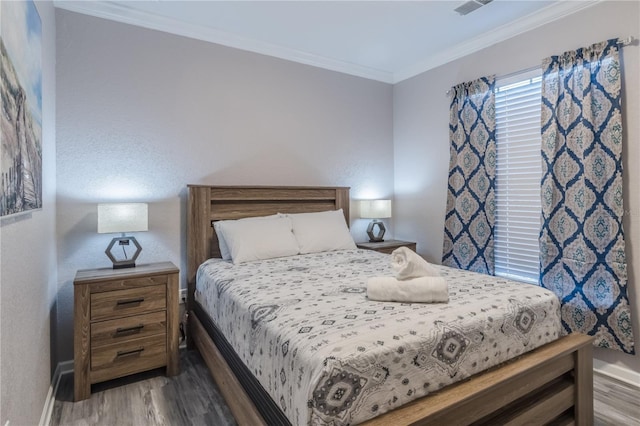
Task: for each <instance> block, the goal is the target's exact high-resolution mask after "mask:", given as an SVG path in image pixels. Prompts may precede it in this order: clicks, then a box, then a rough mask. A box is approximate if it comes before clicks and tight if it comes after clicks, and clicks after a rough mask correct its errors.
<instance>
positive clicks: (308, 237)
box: [287, 209, 356, 254]
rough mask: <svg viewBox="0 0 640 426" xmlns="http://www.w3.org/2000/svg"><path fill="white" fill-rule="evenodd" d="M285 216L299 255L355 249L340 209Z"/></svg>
mask: <svg viewBox="0 0 640 426" xmlns="http://www.w3.org/2000/svg"><path fill="white" fill-rule="evenodd" d="M287 216H288V217H290V218H291V222H292V223H293V235H295V237H296V240H297V241H298V246H299V247H300V253H301V254H306V253H319V252H323V251H332V250H348V249H355V248H356V243H355V242H354V241H353V237H352V236H351V234H350V233H349V228H348V227H347V223H346V221H345V218H344V214H343V213H342V209H340V210H330V211H326V212H318V213H297V214H289V215H287Z"/></svg>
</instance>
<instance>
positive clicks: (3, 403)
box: [0, 2, 57, 425]
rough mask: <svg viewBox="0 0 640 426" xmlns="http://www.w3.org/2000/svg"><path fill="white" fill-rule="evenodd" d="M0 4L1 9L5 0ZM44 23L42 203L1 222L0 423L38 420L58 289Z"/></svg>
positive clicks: (50, 69)
mask: <svg viewBox="0 0 640 426" xmlns="http://www.w3.org/2000/svg"><path fill="white" fill-rule="evenodd" d="M2 3H3V4H2V5H1V6H0V7H3V8H4V7H5V6H6V5H5V4H4V3H5V2H2ZM36 7H37V9H38V13H39V15H40V19H41V21H42V161H43V166H42V168H43V170H42V172H43V190H42V196H43V197H42V198H43V200H42V201H43V208H42V210H39V211H35V212H31V213H27V214H24V215H22V216H18V217H13V218H8V219H4V220H2V224H1V225H0V264H1V265H0V271H2V275H1V277H0V360H2V362H0V424H2V425H4V424H6V422H7V421H9V422H10V424H11V425H33V424H38V422H39V421H40V415H41V413H42V408H43V406H44V402H45V397H46V395H47V392H48V390H49V384H50V382H51V371H52V370H51V353H52V349H51V347H50V324H51V325H52V323H50V318H51V321H53V317H54V316H55V314H54V313H52V312H51V309H52V307H53V301H54V300H55V289H56V284H57V280H56V234H55V221H56V197H55V191H56V157H55V156H56V153H55V151H56V142H55V115H56V111H55V96H56V86H55V55H56V47H55V39H56V33H55V16H54V9H53V4H52V3H51V2H36Z"/></svg>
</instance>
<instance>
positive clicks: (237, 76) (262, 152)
mask: <svg viewBox="0 0 640 426" xmlns="http://www.w3.org/2000/svg"><path fill="white" fill-rule="evenodd" d="M56 23H57V35H58V39H57V48H58V50H57V72H56V76H57V84H58V98H57V100H58V103H57V112H58V118H57V120H58V121H57V126H58V127H57V129H58V134H57V142H58V145H57V148H58V151H57V160H58V163H57V165H58V186H57V193H58V199H57V201H58V216H57V217H58V220H57V226H58V229H57V233H58V252H59V256H58V276H59V278H58V305H57V309H58V321H57V333H56V340H57V342H56V343H57V348H58V351H57V359H58V360H59V361H64V360H69V359H71V358H72V357H73V351H72V349H73V338H72V337H73V336H72V330H73V322H72V319H73V318H72V312H73V292H72V281H73V277H74V275H75V272H76V270H77V269H84V268H93V267H101V266H108V265H109V261H108V259H107V258H106V256H105V255H104V249H105V248H106V246H107V244H108V243H109V241H110V240H111V238H112V235H104V234H102V235H99V234H97V233H96V204H97V203H98V202H105V201H128V200H133V201H146V202H149V203H150V205H149V228H150V229H149V232H145V233H140V234H139V235H137V236H136V238H137V239H138V241H139V242H140V244H141V245H142V247H143V251H142V255H141V256H140V258H139V262H140V263H144V262H152V261H160V260H171V261H173V262H174V263H176V265H179V266H181V268H182V270H183V274H182V286H183V287H184V286H185V282H184V269H185V255H186V253H185V199H186V192H185V188H186V185H187V184H189V183H205V184H221V185H226V184H235V185H241V184H261V185H291V184H295V185H344V186H351V189H352V191H351V195H352V198H355V199H357V198H368V197H390V196H391V195H392V194H393V139H392V137H393V126H392V119H393V114H392V109H391V108H392V105H393V100H392V86H391V85H388V84H384V83H379V82H374V81H370V80H366V79H362V78H357V77H352V76H348V75H344V74H340V73H336V72H332V71H327V70H323V69H319V68H314V67H309V66H306V65H301V64H297V63H293V62H288V61H283V60H279V59H275V58H271V57H267V56H262V55H258V54H254V53H249V52H244V51H240V50H237V49H232V48H227V47H223V46H219V45H216V44H211V43H206V42H201V41H196V40H192V39H188V38H184V37H178V36H174V35H169V34H165V33H161V32H157V31H152V30H147V29H141V28H136V27H133V26H129V25H124V24H120V23H115V22H110V21H106V20H101V19H97V18H92V17H88V16H83V15H79V14H75V13H71V12H67V11H63V10H57V11H56ZM352 216H354V215H352ZM366 224H367V221H366V220H362V219H356V218H355V217H354V218H353V220H352V232H353V234H354V236H355V238H356V239H358V240H364V239H365V238H366V235H365V233H364V229H365V228H366Z"/></svg>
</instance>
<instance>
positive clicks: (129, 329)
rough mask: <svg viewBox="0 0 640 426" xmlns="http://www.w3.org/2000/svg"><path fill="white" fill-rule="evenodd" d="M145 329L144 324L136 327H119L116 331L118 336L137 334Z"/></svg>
mask: <svg viewBox="0 0 640 426" xmlns="http://www.w3.org/2000/svg"><path fill="white" fill-rule="evenodd" d="M143 328H144V324H140V325H134V326H133V327H118V328H117V329H116V334H122V333H135V332H138V331H140V330H142V329H143Z"/></svg>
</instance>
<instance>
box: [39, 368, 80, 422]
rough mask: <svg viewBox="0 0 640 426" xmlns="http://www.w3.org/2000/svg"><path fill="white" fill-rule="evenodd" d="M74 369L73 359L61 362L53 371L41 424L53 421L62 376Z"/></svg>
mask: <svg viewBox="0 0 640 426" xmlns="http://www.w3.org/2000/svg"><path fill="white" fill-rule="evenodd" d="M72 371H73V361H65V362H61V363H59V364H58V365H57V366H56V371H55V372H54V373H53V378H52V379H51V385H50V386H49V392H47V398H46V399H45V401H44V407H43V408H42V415H41V416H40V426H49V424H50V423H51V414H52V413H53V406H54V404H55V402H56V393H58V386H60V378H61V377H62V375H63V374H68V373H71V372H72Z"/></svg>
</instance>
